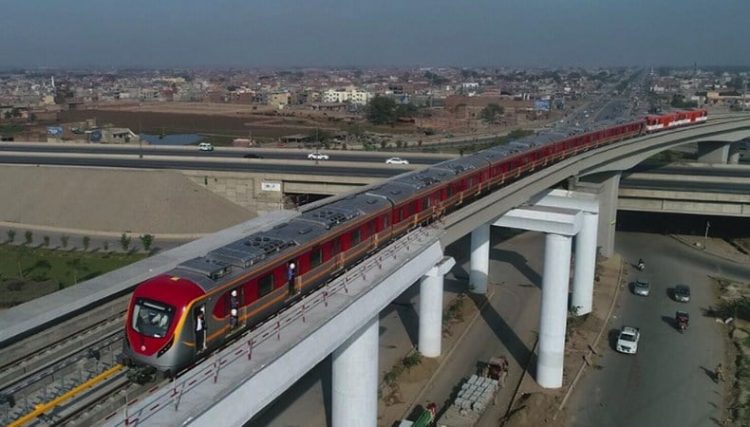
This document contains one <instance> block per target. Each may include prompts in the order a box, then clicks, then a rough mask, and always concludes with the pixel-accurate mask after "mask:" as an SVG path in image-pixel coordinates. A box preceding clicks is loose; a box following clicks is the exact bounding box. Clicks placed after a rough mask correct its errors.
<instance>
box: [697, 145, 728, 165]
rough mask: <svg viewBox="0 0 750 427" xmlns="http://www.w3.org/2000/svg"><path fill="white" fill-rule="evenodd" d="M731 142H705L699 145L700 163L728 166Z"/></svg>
mask: <svg viewBox="0 0 750 427" xmlns="http://www.w3.org/2000/svg"><path fill="white" fill-rule="evenodd" d="M731 145H732V143H731V142H724V141H703V142H699V143H698V162H700V163H719V164H726V163H727V160H728V159H729V152H730V146H731Z"/></svg>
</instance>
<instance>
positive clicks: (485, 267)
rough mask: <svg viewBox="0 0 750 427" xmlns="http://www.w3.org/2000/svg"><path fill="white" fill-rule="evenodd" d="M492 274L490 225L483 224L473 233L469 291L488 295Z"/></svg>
mask: <svg viewBox="0 0 750 427" xmlns="http://www.w3.org/2000/svg"><path fill="white" fill-rule="evenodd" d="M489 272H490V225H489V224H482V225H480V226H479V227H477V229H476V230H474V231H472V232H471V271H470V272H469V289H470V290H471V291H472V292H474V293H475V294H486V293H487V280H488V277H489Z"/></svg>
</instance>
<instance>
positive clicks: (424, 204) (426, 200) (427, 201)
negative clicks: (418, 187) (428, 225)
mask: <svg viewBox="0 0 750 427" xmlns="http://www.w3.org/2000/svg"><path fill="white" fill-rule="evenodd" d="M430 202H431V200H430V198H429V196H428V197H425V198H424V199H423V201H422V208H424V209H427V208H429V207H430V205H431V203H430Z"/></svg>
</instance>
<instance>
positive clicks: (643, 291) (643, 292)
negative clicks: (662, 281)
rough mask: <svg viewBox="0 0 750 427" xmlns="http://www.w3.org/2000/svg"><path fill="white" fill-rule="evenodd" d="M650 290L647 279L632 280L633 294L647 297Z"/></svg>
mask: <svg viewBox="0 0 750 427" xmlns="http://www.w3.org/2000/svg"><path fill="white" fill-rule="evenodd" d="M650 291H651V285H649V283H648V280H644V279H636V280H635V282H633V293H634V294H636V295H640V296H642V297H647V296H648V294H649V292H650Z"/></svg>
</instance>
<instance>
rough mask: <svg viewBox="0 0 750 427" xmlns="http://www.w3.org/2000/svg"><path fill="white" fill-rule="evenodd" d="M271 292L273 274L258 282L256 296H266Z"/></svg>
mask: <svg viewBox="0 0 750 427" xmlns="http://www.w3.org/2000/svg"><path fill="white" fill-rule="evenodd" d="M272 290H273V273H269V274H267V275H265V276H263V277H261V278H260V280H258V296H259V297H262V296H265V295H268V294H270V293H271V291H272Z"/></svg>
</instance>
